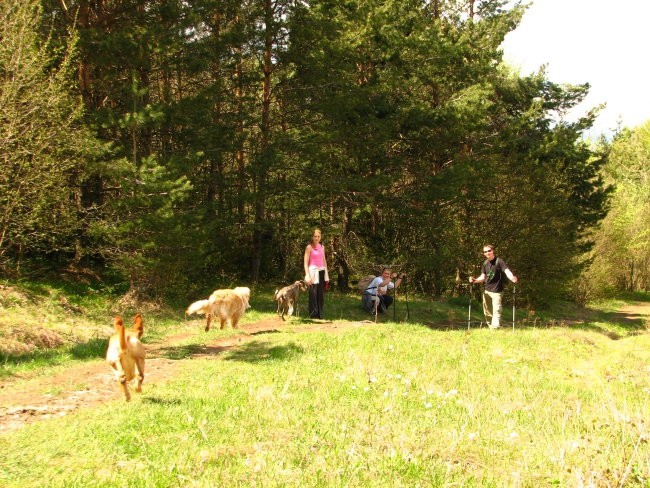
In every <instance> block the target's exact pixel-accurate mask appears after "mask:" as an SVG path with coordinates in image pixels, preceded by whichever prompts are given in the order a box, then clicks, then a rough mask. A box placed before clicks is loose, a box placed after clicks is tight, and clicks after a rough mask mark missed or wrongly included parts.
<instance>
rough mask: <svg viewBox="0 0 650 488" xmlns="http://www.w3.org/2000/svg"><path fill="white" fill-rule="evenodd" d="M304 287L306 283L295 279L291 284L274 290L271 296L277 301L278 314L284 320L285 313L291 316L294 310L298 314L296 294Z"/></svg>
mask: <svg viewBox="0 0 650 488" xmlns="http://www.w3.org/2000/svg"><path fill="white" fill-rule="evenodd" d="M306 289H307V285H306V284H305V282H304V281H296V282H295V283H293V284H292V285H288V286H285V287H284V288H281V289H279V290H275V293H274V295H273V297H274V299H275V301H277V302H278V315H279V316H280V318H281V319H282V320H285V318H284V316H285V315H288V316H289V317H291V316H292V315H293V312H294V310H295V311H296V316H298V296H299V295H300V292H301V291H305V290H306Z"/></svg>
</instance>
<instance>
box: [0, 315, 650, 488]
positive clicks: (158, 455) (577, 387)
mask: <svg viewBox="0 0 650 488" xmlns="http://www.w3.org/2000/svg"><path fill="white" fill-rule="evenodd" d="M648 364H650V340H649V337H648V336H647V335H638V336H633V337H629V338H627V339H624V340H622V341H613V340H611V339H610V338H608V337H607V336H605V335H602V334H597V333H593V332H589V331H582V330H572V329H567V328H554V329H541V328H529V329H522V330H519V331H516V332H515V333H512V332H511V331H497V332H493V331H489V330H487V329H485V328H484V329H480V330H475V331H471V332H469V333H467V332H466V331H463V330H451V331H439V330H431V329H429V328H427V327H423V326H420V325H415V324H395V323H384V324H381V325H377V326H375V325H370V324H368V325H363V326H360V327H357V328H354V329H351V330H349V331H346V332H345V333H343V334H335V335H332V334H327V333H302V334H297V333H291V332H288V333H279V334H271V335H267V336H264V337H263V338H261V339H259V340H256V341H253V342H249V343H247V344H245V345H243V346H241V347H240V348H238V349H236V350H234V351H232V352H229V353H226V354H222V355H221V356H216V357H215V358H214V359H200V360H192V361H187V362H185V363H183V365H182V367H181V371H179V374H178V376H177V377H176V378H175V379H174V380H173V381H169V382H166V383H164V384H161V385H156V384H152V385H146V389H145V392H144V393H143V394H142V395H140V396H137V397H136V398H135V399H134V401H133V402H131V403H130V404H125V403H124V402H122V401H119V402H113V403H110V404H107V405H105V406H102V407H100V408H96V409H92V410H85V411H81V412H78V413H75V414H72V415H70V416H68V417H66V418H61V419H53V420H47V421H42V422H39V423H38V424H33V425H28V426H26V427H24V428H23V429H21V430H19V431H16V432H14V433H11V434H5V435H3V436H2V437H0V452H3V456H4V460H3V463H2V464H3V471H2V474H1V475H0V483H2V484H3V486H21V487H24V486H66V487H67V486H130V487H133V486H143V487H145V486H147V487H151V486H206V487H207V486H418V485H421V486H450V485H456V486H531V487H533V486H554V485H558V486H619V483H622V482H624V485H623V486H647V483H648V482H649V481H650V465H649V464H648V460H649V456H650V452H649V451H648V445H647V440H648V431H647V425H646V422H647V419H648V418H650V406H649V405H650V402H648V394H649V390H648V380H647V375H648Z"/></svg>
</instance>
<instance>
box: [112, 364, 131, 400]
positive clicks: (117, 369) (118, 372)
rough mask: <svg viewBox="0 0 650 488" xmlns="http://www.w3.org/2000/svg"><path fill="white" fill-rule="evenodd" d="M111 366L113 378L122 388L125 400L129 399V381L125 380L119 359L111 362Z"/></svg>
mask: <svg viewBox="0 0 650 488" xmlns="http://www.w3.org/2000/svg"><path fill="white" fill-rule="evenodd" d="M111 368H113V374H114V375H115V379H116V380H117V381H118V382H119V383H120V388H122V392H124V398H126V401H127V402H128V401H131V393H130V392H129V383H128V382H127V381H126V374H125V373H124V370H123V369H122V364H121V363H120V362H119V361H117V362H115V363H111Z"/></svg>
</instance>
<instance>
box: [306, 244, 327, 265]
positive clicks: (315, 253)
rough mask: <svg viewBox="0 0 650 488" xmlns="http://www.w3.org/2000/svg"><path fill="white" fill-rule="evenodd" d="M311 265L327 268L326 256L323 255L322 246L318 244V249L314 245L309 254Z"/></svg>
mask: <svg viewBox="0 0 650 488" xmlns="http://www.w3.org/2000/svg"><path fill="white" fill-rule="evenodd" d="M309 265H310V266H316V267H317V268H324V267H325V256H324V254H323V245H322V244H317V247H316V248H315V249H314V246H313V245H312V247H311V252H310V253H309Z"/></svg>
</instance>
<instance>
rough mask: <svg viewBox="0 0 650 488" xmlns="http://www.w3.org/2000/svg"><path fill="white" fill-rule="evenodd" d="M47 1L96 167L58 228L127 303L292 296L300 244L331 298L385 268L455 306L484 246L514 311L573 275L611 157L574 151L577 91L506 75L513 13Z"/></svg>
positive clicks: (320, 2) (584, 148) (324, 2)
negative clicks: (263, 288) (495, 257)
mask: <svg viewBox="0 0 650 488" xmlns="http://www.w3.org/2000/svg"><path fill="white" fill-rule="evenodd" d="M44 5H45V6H46V7H45V8H46V10H45V14H46V15H45V17H44V18H46V19H48V20H49V21H50V22H51V28H52V31H51V32H52V38H53V42H54V45H57V46H59V45H67V43H68V39H69V36H70V33H71V32H73V33H74V36H78V39H79V42H78V49H79V56H78V60H79V72H78V78H77V83H78V89H79V92H80V93H81V95H82V96H83V100H84V103H85V110H86V112H87V123H88V127H91V128H92V129H93V130H94V131H95V133H96V134H97V136H98V137H100V138H101V139H102V140H103V141H105V142H106V143H107V144H108V145H109V146H110V151H111V152H110V154H107V153H104V154H103V158H95V160H94V161H93V162H92V163H88V164H86V165H85V166H84V167H83V168H82V169H81V170H79V173H80V175H79V177H78V179H77V181H76V184H77V187H76V188H75V195H76V196H77V202H78V206H77V213H76V215H77V216H78V220H77V221H76V222H75V221H74V219H72V224H74V223H76V224H77V225H76V226H74V225H72V224H71V225H70V226H67V227H66V226H65V225H62V226H58V227H57V229H60V232H61V233H62V235H63V237H65V238H66V239H67V241H65V242H67V243H71V242H72V243H74V245H75V250H74V257H75V259H76V261H77V262H78V261H79V260H80V259H81V257H85V258H86V259H87V260H88V261H89V262H91V263H99V264H108V265H109V266H110V269H111V271H113V272H115V271H117V272H119V274H120V275H121V279H122V280H123V282H124V283H128V286H129V287H130V288H131V290H132V291H133V292H136V293H143V294H147V295H150V296H161V295H165V296H169V295H170V294H172V295H175V296H179V297H180V296H183V295H185V296H190V295H195V293H198V292H199V291H200V290H205V289H213V288H215V287H217V286H219V284H221V283H228V284H232V283H234V282H239V283H241V282H248V283H254V282H257V281H260V280H262V281H266V280H278V279H281V280H282V281H293V280H294V279H297V278H299V277H301V275H302V272H303V270H302V253H303V250H304V246H305V244H306V242H307V240H308V235H309V234H308V233H309V231H310V229H311V228H313V227H315V226H318V227H321V228H322V229H323V231H324V243H325V244H326V246H327V249H328V253H329V254H328V262H329V265H330V268H331V271H332V273H331V274H332V276H333V278H334V279H335V280H336V281H337V282H338V286H339V289H340V290H342V291H345V290H348V289H349V288H350V285H352V282H353V281H354V279H355V278H356V277H358V276H361V275H364V274H368V273H370V272H373V271H375V268H376V267H378V266H380V265H383V264H392V265H393V266H395V267H398V268H399V269H400V270H401V271H406V272H407V273H408V274H409V277H410V279H411V280H412V282H413V287H414V288H416V289H418V290H420V291H421V292H423V293H425V294H427V295H436V296H450V295H454V294H458V293H459V290H460V288H459V284H460V283H464V282H465V281H466V278H467V275H469V274H473V270H474V269H475V267H476V266H477V265H478V264H480V256H477V253H476V252H477V250H478V249H479V247H480V245H481V244H482V242H484V241H490V242H493V243H494V244H496V245H497V247H498V248H499V250H500V253H501V255H502V256H503V257H504V258H505V259H507V261H508V262H509V263H510V265H511V266H512V268H513V270H515V272H516V274H517V275H518V276H519V277H520V279H521V280H522V285H523V284H525V287H526V288H525V292H524V293H525V295H526V299H527V300H529V301H531V302H544V301H548V300H550V299H551V298H552V297H554V296H558V295H561V294H564V293H565V292H567V290H568V288H570V287H571V286H573V283H574V280H575V278H576V276H577V274H578V272H579V271H580V269H581V268H582V267H583V265H584V263H583V261H582V255H583V252H584V251H585V250H586V249H588V248H589V246H590V239H589V232H590V230H591V229H593V227H594V226H595V225H597V224H598V222H599V221H600V219H602V217H603V216H604V212H605V210H606V208H607V196H608V191H607V189H606V187H605V185H604V182H603V181H602V179H601V177H600V172H601V167H602V164H603V163H604V161H605V156H606V154H605V153H600V152H598V151H594V150H592V149H591V148H590V147H589V146H588V145H586V144H584V143H583V142H582V141H581V133H582V131H583V130H584V129H586V128H588V127H589V126H590V124H591V123H592V122H593V116H594V113H595V112H591V113H588V114H587V115H586V116H585V117H584V118H583V119H582V120H580V121H578V122H577V123H573V124H568V123H566V122H564V121H563V115H564V114H565V113H566V112H567V111H568V110H570V109H571V108H573V107H574V106H575V105H576V104H577V103H579V102H580V101H581V100H582V99H583V98H584V97H585V95H586V93H587V91H588V85H586V84H585V85H579V86H563V85H558V84H555V83H552V82H551V81H549V80H548V79H547V77H546V75H545V73H544V72H543V71H540V73H538V74H536V75H533V76H529V77H520V76H519V75H517V74H515V73H513V72H512V70H510V69H509V68H508V67H505V66H503V64H502V59H501V57H502V53H501V50H500V45H501V43H502V41H503V38H504V37H505V35H506V34H507V33H508V32H510V31H511V30H512V29H514V28H516V26H517V25H518V23H519V22H520V20H521V17H522V15H523V11H524V9H525V7H523V6H521V5H518V4H517V5H514V6H513V7H512V8H505V6H506V3H505V2H502V1H489V2H460V1H458V2H456V1H454V2H439V1H436V2H425V1H421V0H406V1H404V0H401V1H393V0H391V1H374V0H372V1H364V2H358V1H351V2H333V1H330V0H316V1H312V2H308V3H304V2H289V1H279V2H274V3H273V4H272V7H273V8H271V7H270V4H265V3H259V2H249V1H244V2H236V1H225V2H215V1H214V0H193V1H190V2H179V1H166V2H150V1H142V2H123V3H119V4H112V3H102V4H96V3H92V2H77V1H72V2H66V3H60V2H54V1H49V2H44ZM57 59H67V58H65V56H60V57H59V58H57ZM48 235H49V234H48ZM540 277H543V279H540Z"/></svg>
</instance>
